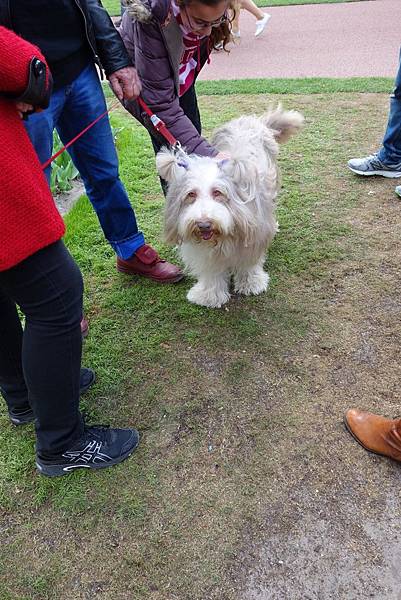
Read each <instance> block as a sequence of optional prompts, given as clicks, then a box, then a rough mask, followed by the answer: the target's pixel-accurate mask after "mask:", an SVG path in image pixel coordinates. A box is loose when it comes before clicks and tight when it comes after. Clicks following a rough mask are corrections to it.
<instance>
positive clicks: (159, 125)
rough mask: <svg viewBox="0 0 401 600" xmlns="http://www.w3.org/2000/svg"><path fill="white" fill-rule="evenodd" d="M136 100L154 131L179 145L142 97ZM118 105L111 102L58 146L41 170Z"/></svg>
mask: <svg viewBox="0 0 401 600" xmlns="http://www.w3.org/2000/svg"><path fill="white" fill-rule="evenodd" d="M136 100H137V102H138V104H139V106H140V107H141V108H142V109H143V110H144V112H145V113H146V114H147V115H148V117H149V118H150V121H151V123H152V125H153V127H154V128H155V129H156V131H157V132H158V133H160V134H161V135H162V136H163V137H164V138H165V140H166V141H167V142H168V143H169V144H170V145H171V146H173V147H175V148H177V147H179V145H180V143H179V141H178V140H176V139H175V137H174V136H173V135H172V134H171V133H170V131H169V130H168V129H167V127H166V124H165V123H164V121H162V120H161V119H159V117H158V116H157V115H155V114H154V113H153V112H152V111H151V110H150V108H149V106H148V105H147V104H146V103H145V102H144V101H143V100H142V98H141V97H140V96H138V98H137V99H136ZM119 106H120V103H119V102H115V104H113V105H112V106H111V107H110V108H108V109H107V110H105V111H104V112H103V113H102V114H101V115H99V116H98V117H97V118H96V119H95V120H94V121H92V122H91V123H89V125H87V127H85V129H83V130H82V131H80V132H79V133H78V134H77V135H76V136H75V137H74V138H72V140H70V141H69V142H68V144H66V145H65V146H63V147H62V148H60V150H58V151H57V152H56V153H55V154H53V156H51V157H50V158H49V159H48V160H47V161H46V162H44V163H43V164H42V170H43V171H44V170H45V169H47V167H48V166H49V165H50V164H51V163H52V162H53V161H54V160H55V159H56V158H57V157H58V156H60V154H62V153H63V152H64V150H67V148H69V147H70V146H72V144H74V142H76V141H77V140H79V138H80V137H81V136H83V135H84V134H85V133H86V132H87V131H89V129H91V128H92V127H93V126H94V125H96V123H97V122H98V121H100V119H103V117H105V116H106V115H107V114H108V113H109V112H111V111H112V110H115V109H116V108H118V107H119Z"/></svg>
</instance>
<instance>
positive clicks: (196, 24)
mask: <svg viewBox="0 0 401 600" xmlns="http://www.w3.org/2000/svg"><path fill="white" fill-rule="evenodd" d="M184 10H185V15H186V17H187V20H188V23H189V26H190V27H191V29H193V30H194V31H198V30H200V29H207V28H208V27H212V28H213V27H219V26H220V25H222V24H223V23H225V22H226V21H227V20H228V16H227V13H226V12H225V13H224V14H223V15H222V16H221V17H220V18H219V19H216V20H215V21H204V20H203V19H196V18H195V17H194V18H193V20H192V19H191V17H190V15H189V13H188V11H187V7H186V6H184Z"/></svg>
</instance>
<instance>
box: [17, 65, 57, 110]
mask: <svg viewBox="0 0 401 600" xmlns="http://www.w3.org/2000/svg"><path fill="white" fill-rule="evenodd" d="M46 70H47V67H46V65H45V63H44V62H42V61H41V60H39V58H36V57H33V58H32V60H31V62H30V64H29V79H28V85H27V86H26V88H25V91H24V92H23V93H22V94H21V96H19V97H18V98H15V102H26V104H32V106H33V107H34V108H35V109H37V108H47V107H48V106H49V102H50V96H51V93H52V88H53V80H52V77H51V75H50V73H49V74H48V78H47V82H46ZM31 112H34V111H31Z"/></svg>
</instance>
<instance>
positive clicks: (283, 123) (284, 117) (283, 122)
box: [260, 104, 304, 144]
mask: <svg viewBox="0 0 401 600" xmlns="http://www.w3.org/2000/svg"><path fill="white" fill-rule="evenodd" d="M260 118H261V121H262V123H263V125H265V126H266V127H268V128H269V129H272V131H273V135H274V138H275V139H276V140H277V142H279V143H280V144H282V143H283V142H286V141H287V140H288V139H289V138H290V137H291V136H292V135H294V134H296V133H297V132H298V131H299V130H300V129H301V127H302V126H303V123H304V117H303V116H302V115H301V113H299V112H298V111H296V110H283V107H282V106H281V104H279V105H278V106H277V108H273V107H270V108H269V110H268V112H267V113H265V114H264V115H262V116H261V117H260Z"/></svg>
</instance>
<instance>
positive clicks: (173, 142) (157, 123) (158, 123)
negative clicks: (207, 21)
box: [136, 96, 181, 148]
mask: <svg viewBox="0 0 401 600" xmlns="http://www.w3.org/2000/svg"><path fill="white" fill-rule="evenodd" d="M136 100H137V102H138V104H139V106H140V107H141V108H142V110H143V111H144V112H145V113H146V114H147V115H148V117H149V119H150V122H151V123H152V125H153V127H154V128H155V129H156V131H157V132H158V133H160V134H161V135H162V136H163V137H164V139H165V140H166V141H167V142H168V143H169V144H170V146H172V147H173V148H180V147H181V144H180V142H179V141H178V140H177V139H176V138H175V137H174V136H173V134H172V133H171V132H170V131H169V130H168V129H167V127H166V124H165V122H164V121H162V120H161V119H160V118H159V117H158V116H157V115H156V114H155V113H153V112H152V111H151V109H150V108H149V106H148V105H147V104H146V102H145V101H144V100H143V98H141V97H140V96H138V98H137V99H136Z"/></svg>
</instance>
